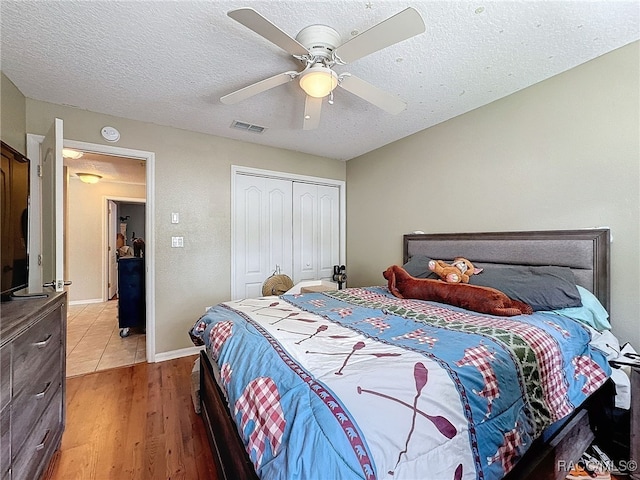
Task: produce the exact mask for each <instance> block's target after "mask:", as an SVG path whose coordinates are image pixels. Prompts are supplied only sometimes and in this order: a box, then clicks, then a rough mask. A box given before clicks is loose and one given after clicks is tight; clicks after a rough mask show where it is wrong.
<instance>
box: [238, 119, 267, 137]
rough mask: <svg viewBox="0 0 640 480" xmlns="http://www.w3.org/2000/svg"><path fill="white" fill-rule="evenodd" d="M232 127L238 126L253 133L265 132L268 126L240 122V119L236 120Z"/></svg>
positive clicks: (239, 128)
mask: <svg viewBox="0 0 640 480" xmlns="http://www.w3.org/2000/svg"><path fill="white" fill-rule="evenodd" d="M231 128H237V129H238V130H245V131H247V132H251V133H258V134H259V133H263V132H264V131H265V130H266V129H267V127H261V126H260V125H254V124H252V123H247V122H239V121H238V120H234V121H233V123H232V124H231Z"/></svg>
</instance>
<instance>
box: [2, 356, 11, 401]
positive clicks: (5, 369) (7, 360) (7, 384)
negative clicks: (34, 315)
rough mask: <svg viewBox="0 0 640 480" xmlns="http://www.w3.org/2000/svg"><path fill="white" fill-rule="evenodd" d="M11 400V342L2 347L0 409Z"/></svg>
mask: <svg viewBox="0 0 640 480" xmlns="http://www.w3.org/2000/svg"><path fill="white" fill-rule="evenodd" d="M10 400H11V344H8V345H5V346H4V347H2V348H0V410H2V409H3V408H4V407H5V406H6V405H7V404H8V403H9V401H10Z"/></svg>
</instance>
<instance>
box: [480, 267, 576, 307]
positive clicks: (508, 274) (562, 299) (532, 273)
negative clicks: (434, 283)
mask: <svg viewBox="0 0 640 480" xmlns="http://www.w3.org/2000/svg"><path fill="white" fill-rule="evenodd" d="M474 266H476V267H479V268H483V269H484V270H483V271H482V273H480V274H479V275H472V276H471V277H470V279H469V283H470V284H471V285H481V286H485V287H491V288H495V289H496V290H500V291H501V292H503V293H506V294H507V296H509V297H511V298H513V299H514V300H520V301H522V302H525V303H528V304H529V305H531V308H533V310H534V311H538V310H556V309H559V308H568V307H580V306H582V301H581V299H580V292H578V288H577V287H576V281H575V278H574V276H573V272H572V271H571V269H570V268H567V267H557V266H535V267H534V266H525V265H496V264H485V265H483V264H480V263H478V264H475V263H474Z"/></svg>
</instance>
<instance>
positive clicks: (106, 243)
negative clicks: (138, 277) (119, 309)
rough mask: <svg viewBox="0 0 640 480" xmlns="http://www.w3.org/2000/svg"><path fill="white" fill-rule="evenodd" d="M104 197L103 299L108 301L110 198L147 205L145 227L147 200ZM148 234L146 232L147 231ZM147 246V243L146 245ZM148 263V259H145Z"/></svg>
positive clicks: (145, 214) (115, 200)
mask: <svg viewBox="0 0 640 480" xmlns="http://www.w3.org/2000/svg"><path fill="white" fill-rule="evenodd" d="M102 198H103V200H102V201H103V203H104V205H103V208H102V233H103V235H102V251H103V252H105V254H104V256H103V258H102V262H103V264H102V271H103V273H104V275H103V276H102V301H103V302H106V301H108V300H109V281H108V278H109V200H111V201H112V202H127V203H140V204H142V205H144V206H145V208H144V219H145V228H147V225H146V221H147V200H146V199H144V198H135V197H114V196H112V195H105V196H104V197H102ZM117 225H118V226H120V222H117ZM145 236H146V232H145ZM145 247H146V245H145ZM131 248H133V247H131ZM146 253H147V251H146V248H145V257H146ZM145 264H146V261H145Z"/></svg>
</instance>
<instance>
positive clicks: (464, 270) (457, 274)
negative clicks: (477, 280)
mask: <svg viewBox="0 0 640 480" xmlns="http://www.w3.org/2000/svg"><path fill="white" fill-rule="evenodd" d="M429 270H431V271H432V272H434V273H435V274H436V275H438V276H439V277H440V278H441V279H442V280H444V281H445V282H447V283H469V277H470V276H471V275H477V274H478V273H480V272H482V268H476V267H474V266H473V263H471V262H470V261H469V260H467V259H466V258H464V257H456V258H454V259H453V263H451V265H449V264H448V263H447V262H444V261H442V260H430V261H429Z"/></svg>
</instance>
